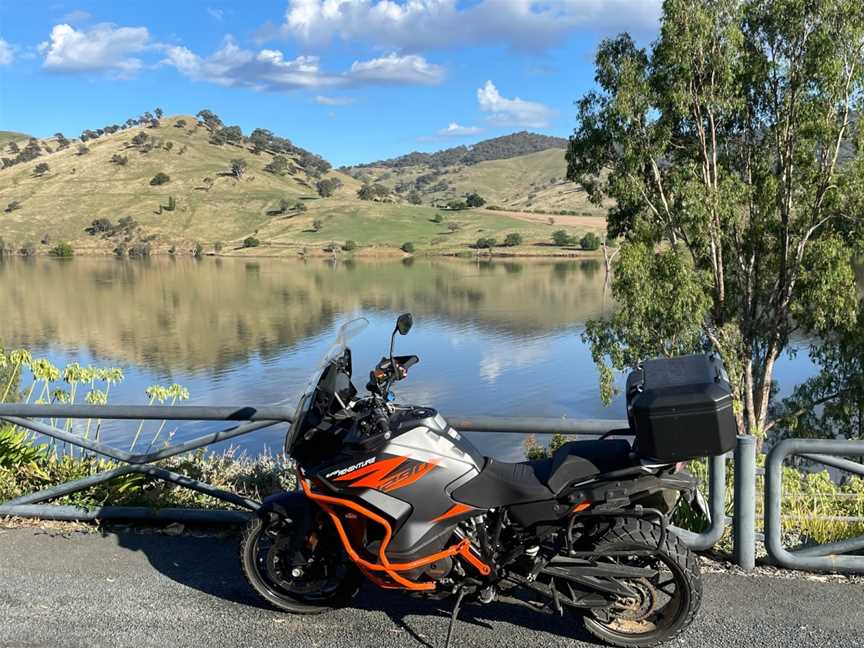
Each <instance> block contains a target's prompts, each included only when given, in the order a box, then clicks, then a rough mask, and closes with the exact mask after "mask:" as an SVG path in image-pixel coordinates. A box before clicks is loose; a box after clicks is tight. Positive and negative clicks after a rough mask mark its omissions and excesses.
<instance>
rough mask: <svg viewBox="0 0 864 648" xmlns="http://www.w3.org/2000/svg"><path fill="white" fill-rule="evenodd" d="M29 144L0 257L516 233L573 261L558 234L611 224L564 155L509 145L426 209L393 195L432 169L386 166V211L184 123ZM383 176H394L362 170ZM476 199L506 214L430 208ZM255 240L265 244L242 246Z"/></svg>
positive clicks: (375, 244)
mask: <svg viewBox="0 0 864 648" xmlns="http://www.w3.org/2000/svg"><path fill="white" fill-rule="evenodd" d="M130 121H131V120H130ZM86 133H89V135H86ZM537 137H543V136H537ZM22 138H25V139H24V140H23V141H21V142H18V144H20V146H19V148H20V149H21V150H22V151H23V150H25V148H26V147H27V146H29V147H31V148H30V151H29V152H28V154H26V155H25V156H24V157H21V153H18V156H19V157H18V160H17V163H15V162H7V166H5V168H3V169H2V170H0V210H3V211H0V239H2V244H0V247H2V248H3V249H5V250H7V251H15V252H18V251H24V253H28V254H29V253H37V254H38V253H47V252H48V251H49V250H50V249H51V248H52V247H53V246H55V245H56V244H57V243H58V242H60V241H64V242H68V243H70V244H71V245H72V247H73V248H74V250H75V253H77V254H81V253H84V254H88V253H90V254H111V253H114V252H116V251H119V252H120V253H132V254H135V253H137V254H148V253H153V254H155V253H165V252H168V253H187V252H190V251H193V250H195V249H196V247H199V249H201V250H202V251H203V252H205V253H209V252H212V251H214V250H218V251H219V252H220V253H221V254H240V255H245V254H248V255H261V254H266V255H297V254H298V253H301V254H315V253H322V252H323V251H325V250H330V249H337V248H341V247H345V243H346V241H353V242H354V243H355V245H356V249H357V251H358V252H359V253H372V254H382V253H394V252H395V253H400V252H399V248H400V247H401V246H402V245H403V244H404V243H406V242H411V243H412V244H413V245H414V247H415V249H416V250H417V251H419V252H433V253H445V254H453V253H459V252H467V251H469V250H470V247H471V246H472V245H473V244H474V243H475V242H476V241H477V240H478V239H479V238H488V237H493V238H496V239H497V240H498V242H499V243H500V242H501V241H503V238H504V237H505V236H506V235H507V234H509V233H519V234H520V235H521V236H522V239H523V241H524V244H523V245H521V246H518V248H507V249H506V250H503V251H504V252H506V253H508V254H510V253H518V254H549V253H558V254H560V253H565V254H570V253H573V250H562V249H559V248H553V247H552V246H550V245H549V244H548V242H549V241H550V235H551V232H552V231H553V230H554V229H561V228H562V227H563V228H564V229H569V230H571V233H572V234H573V235H579V234H581V233H584V232H585V231H589V230H592V231H597V232H600V231H602V230H603V229H604V228H605V219H604V218H603V214H602V213H600V211H599V210H597V209H596V208H591V207H589V206H587V202H586V201H585V197H584V193H582V192H581V191H579V190H578V187H575V186H574V185H572V184H569V183H564V182H563V181H562V180H561V176H563V165H564V161H563V151H562V150H561V149H560V148H553V149H548V148H547V149H544V150H540V151H536V152H532V153H530V154H528V155H515V154H514V148H513V146H510V147H509V149H508V147H507V146H506V145H502V144H506V143H501V142H498V143H497V144H496V145H495V148H498V149H500V150H504V151H507V150H509V152H510V153H509V157H505V158H503V159H489V160H482V161H479V162H473V163H471V164H460V165H457V166H453V167H451V166H440V165H439V166H437V167H434V168H435V173H437V174H439V175H440V176H441V177H446V178H447V181H448V187H447V189H446V190H443V189H442V190H441V191H439V192H437V193H436V192H433V191H427V192H426V193H424V199H423V201H422V203H423V204H419V205H417V204H410V203H409V201H408V200H407V199H406V196H405V195H404V192H397V191H395V189H396V185H397V183H398V182H399V181H400V180H401V181H404V180H407V179H411V178H413V181H414V182H415V183H416V181H417V177H418V176H420V175H423V174H424V172H425V173H428V171H426V170H427V169H429V168H432V167H427V166H421V167H416V166H407V167H399V168H398V169H389V172H390V173H391V174H392V175H391V177H390V178H381V177H378V176H377V175H376V177H375V180H376V181H379V182H381V183H382V184H386V185H387V187H388V188H392V189H393V191H391V192H390V193H389V194H388V195H387V196H384V197H381V198H380V199H379V200H377V201H372V200H360V199H358V196H357V192H358V190H359V189H360V188H361V187H362V186H363V183H364V181H366V180H367V178H365V177H363V176H362V175H361V174H360V173H358V172H357V171H356V169H346V170H333V169H331V168H330V166H329V164H327V163H326V162H324V161H323V160H322V159H321V158H320V157H318V156H315V155H314V154H312V153H310V152H308V151H305V150H303V149H300V148H298V147H296V146H294V145H292V144H291V143H290V142H289V141H288V140H284V139H282V138H278V137H276V136H273V135H272V133H270V132H269V131H262V130H260V129H256V130H255V131H253V133H251V134H250V135H248V136H244V135H243V134H242V133H241V132H240V129H239V128H237V127H225V126H223V125H222V124H221V122H218V123H216V122H211V121H206V120H204V119H203V118H201V119H196V118H195V117H192V116H188V115H178V116H174V117H164V118H162V119H150V120H147V121H145V122H144V123H140V124H134V123H132V124H130V123H128V122H127V124H126V125H124V127H113V128H110V129H108V127H106V130H105V131H104V132H103V131H101V130H100V132H99V133H94V132H90V131H85V137H84V140H85V141H80V140H66V139H65V138H63V139H62V140H61V139H58V138H48V139H45V140H39V141H37V142H35V143H33V141H32V140H31V143H30V144H28V143H27V141H26V136H24V135H22ZM499 139H500V138H499ZM550 139H551V138H550ZM534 141H535V142H536V141H538V140H536V139H535V140H534ZM511 144H512V142H511ZM2 146H3V149H4V150H3V153H2V154H3V156H4V157H6V156H9V157H15V156H13V155H11V153H10V150H11V149H10V148H9V145H8V143H7V144H5V145H2ZM475 148H476V147H475ZM481 150H482V148H481ZM34 151H35V152H34ZM469 152H470V151H469ZM515 152H517V153H518V152H519V151H518V150H516V151H515ZM235 161H238V162H236V163H235ZM232 166H233V167H234V168H233V169H232ZM379 168H382V169H387V167H368V169H366V170H364V173H370V172H372V173H373V174H377V170H378V169H379ZM346 171H350V173H346ZM385 173H386V172H385ZM381 175H384V174H383V173H382V174H381ZM322 180H324V181H329V182H330V184H331V191H330V192H325V195H327V197H322V196H320V195H319V190H318V183H319V182H320V181H322ZM333 187H335V189H333ZM468 192H477V193H480V195H483V196H485V197H487V203H488V204H491V205H492V206H498V207H501V210H494V209H473V210H463V211H442V210H441V209H438V208H436V207H435V206H434V205H433V203H435V204H438V203H440V202H441V201H443V200H444V199H445V198H449V197H450V196H462V197H464V195H465V194H466V193H468ZM328 194H329V195H328ZM538 205H540V206H543V205H549V206H551V207H554V208H555V209H556V210H558V211H561V210H564V209H569V208H572V209H573V212H572V213H571V214H570V215H567V216H561V217H560V218H559V217H556V221H557V225H555V226H554V227H553V226H552V225H550V223H549V222H547V221H548V217H547V216H541V215H540V214H535V213H531V212H528V211H525V209H526V208H528V209H532V210H533V209H537V208H538V207H537V206H538ZM487 206H488V205H487ZM249 238H254V239H256V240H257V241H259V242H260V245H259V246H257V247H248V245H250V244H247V246H244V243H243V241H244V239H249ZM348 247H352V246H350V245H349V246H348Z"/></svg>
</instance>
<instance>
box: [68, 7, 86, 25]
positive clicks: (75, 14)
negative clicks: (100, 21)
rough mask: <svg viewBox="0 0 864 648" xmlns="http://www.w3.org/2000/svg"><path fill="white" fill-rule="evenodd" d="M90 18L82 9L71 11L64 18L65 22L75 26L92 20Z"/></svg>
mask: <svg viewBox="0 0 864 648" xmlns="http://www.w3.org/2000/svg"><path fill="white" fill-rule="evenodd" d="M90 18H91V16H90V14H89V13H88V12H86V11H83V10H81V9H76V10H74V11H70V12H69V13H67V14H66V15H65V16H63V22H65V23H69V24H70V25H74V24H76V23H83V22H87V21H88V20H90Z"/></svg>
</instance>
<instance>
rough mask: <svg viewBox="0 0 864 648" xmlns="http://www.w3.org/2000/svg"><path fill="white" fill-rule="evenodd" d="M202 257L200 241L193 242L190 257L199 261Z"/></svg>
mask: <svg viewBox="0 0 864 648" xmlns="http://www.w3.org/2000/svg"><path fill="white" fill-rule="evenodd" d="M203 255H204V246H203V245H202V244H201V241H195V247H193V248H192V256H193V257H195V258H196V259H200V258H201V257H202V256H203Z"/></svg>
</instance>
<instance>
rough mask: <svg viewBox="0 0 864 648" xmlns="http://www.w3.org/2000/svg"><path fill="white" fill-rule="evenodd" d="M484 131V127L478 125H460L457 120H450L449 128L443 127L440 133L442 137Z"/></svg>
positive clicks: (467, 135)
mask: <svg viewBox="0 0 864 648" xmlns="http://www.w3.org/2000/svg"><path fill="white" fill-rule="evenodd" d="M482 132H483V129H482V128H478V127H477V126H460V125H459V124H457V123H456V122H450V123H449V124H447V128H442V129H441V130H439V131H438V134H439V135H440V136H442V137H470V136H471V135H477V134H478V133H482Z"/></svg>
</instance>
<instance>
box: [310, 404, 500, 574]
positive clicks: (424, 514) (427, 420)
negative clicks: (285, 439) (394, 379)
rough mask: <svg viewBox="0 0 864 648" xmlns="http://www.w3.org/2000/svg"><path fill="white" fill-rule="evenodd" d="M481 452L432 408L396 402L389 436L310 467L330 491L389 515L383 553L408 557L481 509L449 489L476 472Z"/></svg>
mask: <svg viewBox="0 0 864 648" xmlns="http://www.w3.org/2000/svg"><path fill="white" fill-rule="evenodd" d="M484 462H485V458H484V457H483V456H482V455H481V454H480V453H479V452H478V451H477V449H476V448H475V447H474V446H473V444H472V443H471V442H470V441H468V439H466V438H465V437H464V436H463V435H461V434H460V433H459V432H457V431H456V430H455V429H453V428H452V427H451V426H450V425H448V424H447V422H446V421H445V420H444V418H443V417H442V416H441V415H440V414H438V412H436V411H435V410H433V409H430V408H425V407H406V408H401V409H400V410H398V411H397V413H396V414H395V415H394V416H393V417H392V419H391V434H390V438H389V439H384V440H383V442H382V443H380V444H376V447H375V449H374V450H373V451H371V452H370V451H365V452H364V451H363V449H362V446H361V447H358V448H357V449H356V450H355V451H351V452H349V453H348V455H344V454H343V455H342V456H341V457H340V460H339V461H338V462H336V463H333V464H331V465H329V466H326V467H319V469H318V470H317V477H318V479H319V480H320V481H321V482H323V483H324V484H325V485H327V486H328V487H329V488H330V489H331V490H332V491H333V492H334V494H335V495H337V496H340V497H346V498H350V499H352V500H354V501H356V502H358V503H360V504H361V505H363V506H364V507H366V508H369V509H370V510H372V511H373V512H375V513H378V514H379V515H382V514H383V515H384V516H385V517H386V518H388V519H389V521H390V523H391V525H392V529H393V536H392V538H391V541H390V543H389V545H388V546H387V549H386V553H387V555H388V557H390V558H391V559H393V560H399V561H409V560H412V559H414V558H416V557H419V556H423V555H428V554H429V553H430V552H433V551H438V550H440V549H441V548H442V547H443V546H444V544H445V543H446V542H447V540H448V539H449V538H450V536H451V535H452V533H453V529H454V527H455V526H456V525H457V524H458V522H459V521H460V520H464V519H466V518H468V517H470V516H472V515H477V514H478V513H481V512H482V510H480V509H474V508H471V507H469V506H466V505H464V504H460V503H458V502H455V501H454V500H453V499H452V498H451V497H450V494H451V493H452V492H453V491H454V490H455V489H456V488H458V487H459V486H461V485H462V484H464V483H466V482H468V481H470V480H471V479H473V478H474V477H476V476H477V475H478V474H479V472H480V470H481V469H482V467H483V464H484Z"/></svg>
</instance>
